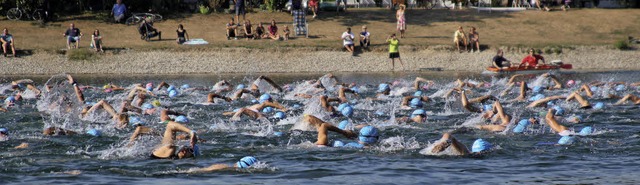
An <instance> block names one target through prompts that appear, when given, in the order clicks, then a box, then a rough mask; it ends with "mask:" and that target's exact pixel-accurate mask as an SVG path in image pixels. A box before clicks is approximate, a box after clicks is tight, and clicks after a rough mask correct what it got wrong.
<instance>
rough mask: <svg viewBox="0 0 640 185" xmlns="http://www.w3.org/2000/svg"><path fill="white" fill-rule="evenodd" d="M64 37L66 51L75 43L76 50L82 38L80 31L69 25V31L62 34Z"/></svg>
mask: <svg viewBox="0 0 640 185" xmlns="http://www.w3.org/2000/svg"><path fill="white" fill-rule="evenodd" d="M64 36H65V37H67V49H71V43H75V46H74V48H78V46H79V45H80V38H81V37H82V33H81V32H80V29H78V28H76V26H75V25H74V24H73V23H71V24H70V25H69V29H67V31H66V32H64Z"/></svg>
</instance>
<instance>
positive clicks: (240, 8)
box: [233, 0, 247, 26]
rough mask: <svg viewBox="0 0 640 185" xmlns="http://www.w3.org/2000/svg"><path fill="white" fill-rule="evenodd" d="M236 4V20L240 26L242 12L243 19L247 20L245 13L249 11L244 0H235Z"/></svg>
mask: <svg viewBox="0 0 640 185" xmlns="http://www.w3.org/2000/svg"><path fill="white" fill-rule="evenodd" d="M233 2H235V4H236V20H237V21H238V26H240V14H242V21H244V20H245V15H246V14H247V12H245V10H244V0H233Z"/></svg>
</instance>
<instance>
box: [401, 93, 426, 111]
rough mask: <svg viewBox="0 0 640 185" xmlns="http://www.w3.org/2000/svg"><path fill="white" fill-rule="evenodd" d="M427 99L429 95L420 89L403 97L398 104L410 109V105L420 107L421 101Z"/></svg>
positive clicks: (424, 101)
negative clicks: (411, 94)
mask: <svg viewBox="0 0 640 185" xmlns="http://www.w3.org/2000/svg"><path fill="white" fill-rule="evenodd" d="M429 101H430V99H429V96H426V95H424V94H423V93H422V91H416V92H414V93H413V96H405V97H403V98H402V102H401V103H400V106H401V107H402V108H403V109H411V108H412V107H413V108H415V107H422V105H423V103H427V102H429Z"/></svg>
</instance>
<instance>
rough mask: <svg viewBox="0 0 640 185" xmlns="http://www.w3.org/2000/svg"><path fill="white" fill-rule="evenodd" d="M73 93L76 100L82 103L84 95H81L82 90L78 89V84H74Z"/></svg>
mask: <svg viewBox="0 0 640 185" xmlns="http://www.w3.org/2000/svg"><path fill="white" fill-rule="evenodd" d="M73 91H75V92H76V97H77V98H78V101H80V102H82V103H84V94H82V90H80V87H78V84H75V83H74V85H73Z"/></svg>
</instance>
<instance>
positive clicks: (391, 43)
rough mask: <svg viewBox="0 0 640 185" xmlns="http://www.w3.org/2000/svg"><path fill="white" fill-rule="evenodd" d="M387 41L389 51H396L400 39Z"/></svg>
mask: <svg viewBox="0 0 640 185" xmlns="http://www.w3.org/2000/svg"><path fill="white" fill-rule="evenodd" d="M387 42H389V53H397V52H398V42H400V40H398V39H388V40H387Z"/></svg>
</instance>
